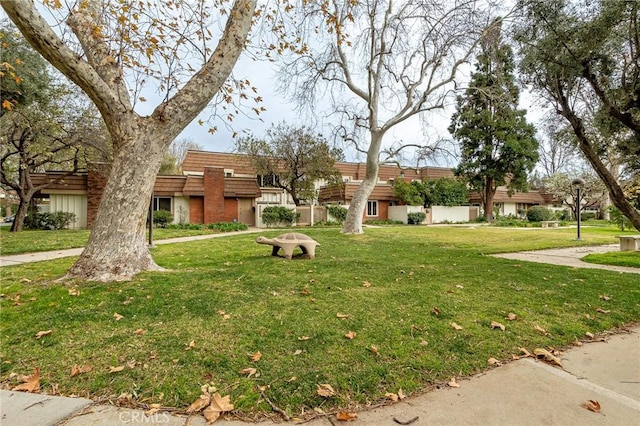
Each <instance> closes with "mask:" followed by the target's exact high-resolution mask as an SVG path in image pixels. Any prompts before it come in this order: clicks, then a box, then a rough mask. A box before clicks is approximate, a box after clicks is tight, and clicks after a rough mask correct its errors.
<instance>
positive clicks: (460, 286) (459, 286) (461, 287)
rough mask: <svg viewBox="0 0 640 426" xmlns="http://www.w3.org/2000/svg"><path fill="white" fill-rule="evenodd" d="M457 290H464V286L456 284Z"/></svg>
mask: <svg viewBox="0 0 640 426" xmlns="http://www.w3.org/2000/svg"><path fill="white" fill-rule="evenodd" d="M456 288H459V289H463V288H464V287H463V286H462V284H456Z"/></svg>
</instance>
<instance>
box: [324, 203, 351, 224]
mask: <svg viewBox="0 0 640 426" xmlns="http://www.w3.org/2000/svg"><path fill="white" fill-rule="evenodd" d="M327 211H328V212H329V214H330V215H331V216H333V218H334V219H335V220H336V221H337V222H338V223H343V222H344V220H345V219H346V218H347V211H348V210H347V209H346V208H345V207H342V206H338V205H335V204H332V205H329V206H327Z"/></svg>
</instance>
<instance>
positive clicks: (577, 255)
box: [492, 244, 640, 274]
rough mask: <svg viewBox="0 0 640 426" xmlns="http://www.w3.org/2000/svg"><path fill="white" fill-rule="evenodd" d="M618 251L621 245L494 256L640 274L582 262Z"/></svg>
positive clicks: (632, 269) (638, 270)
mask: <svg viewBox="0 0 640 426" xmlns="http://www.w3.org/2000/svg"><path fill="white" fill-rule="evenodd" d="M616 250H620V245H619V244H608V245H604V246H582V247H569V248H558V249H548V250H532V251H521V252H517V253H500V254H494V255H492V256H495V257H501V258H504V259H513V260H524V261H526V262H537V263H550V264H552V265H562V266H571V267H574V268H591V269H606V270H608V271H617V272H628V273H631V274H640V268H631V267H626V266H613V265H600V264H597V263H588V262H584V261H582V260H581V259H582V258H583V257H584V256H586V255H588V254H591V253H607V252H611V251H616Z"/></svg>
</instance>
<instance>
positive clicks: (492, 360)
mask: <svg viewBox="0 0 640 426" xmlns="http://www.w3.org/2000/svg"><path fill="white" fill-rule="evenodd" d="M487 362H488V363H489V364H490V365H495V366H496V367H497V366H500V365H502V363H501V362H500V361H498V360H497V359H495V358H489V359H488V360H487Z"/></svg>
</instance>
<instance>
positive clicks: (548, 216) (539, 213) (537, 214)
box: [527, 206, 556, 222]
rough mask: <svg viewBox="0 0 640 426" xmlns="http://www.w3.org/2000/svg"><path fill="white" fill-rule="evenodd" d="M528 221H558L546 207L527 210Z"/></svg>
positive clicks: (534, 207)
mask: <svg viewBox="0 0 640 426" xmlns="http://www.w3.org/2000/svg"><path fill="white" fill-rule="evenodd" d="M527 219H528V220H529V222H542V221H543V220H556V215H555V213H554V212H553V211H551V210H549V209H548V208H546V207H544V206H533V207H531V208H530V209H529V210H527Z"/></svg>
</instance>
